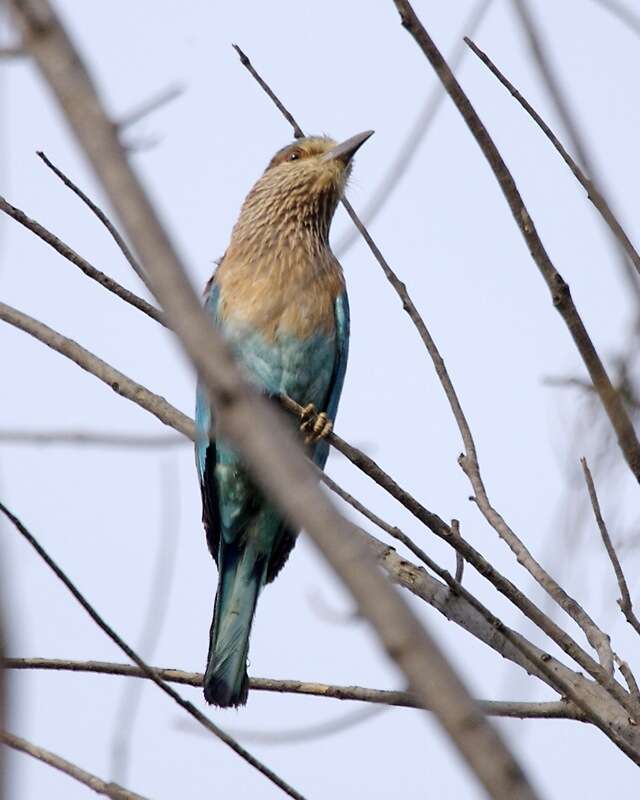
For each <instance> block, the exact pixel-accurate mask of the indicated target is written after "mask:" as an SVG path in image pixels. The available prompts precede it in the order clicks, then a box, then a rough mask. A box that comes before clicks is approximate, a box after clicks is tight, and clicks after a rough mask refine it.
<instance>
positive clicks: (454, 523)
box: [451, 519, 464, 583]
mask: <svg viewBox="0 0 640 800" xmlns="http://www.w3.org/2000/svg"><path fill="white" fill-rule="evenodd" d="M451 530H452V532H453V535H454V536H460V523H459V521H458V520H457V519H452V520H451ZM463 574H464V558H462V555H461V554H460V553H459V552H458V551H457V550H456V583H462V576H463Z"/></svg>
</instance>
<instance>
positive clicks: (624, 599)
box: [580, 458, 640, 634]
mask: <svg viewBox="0 0 640 800" xmlns="http://www.w3.org/2000/svg"><path fill="white" fill-rule="evenodd" d="M580 463H581V464H582V471H583V472H584V479H585V482H586V484H587V490H588V492H589V499H590V500H591V507H592V508H593V514H594V516H595V518H596V522H597V523H598V528H599V530H600V536H601V537H602V543H603V544H604V546H605V549H606V551H607V555H608V556H609V561H611V566H612V567H613V571H614V572H615V574H616V580H617V581H618V589H619V590H620V598H619V600H618V605H619V606H620V610H621V611H622V613H623V614H624V616H625V619H626V620H627V622H628V623H629V625H631V626H632V628H633V629H634V630H635V632H636V633H638V634H640V620H639V619H638V617H636V615H635V613H634V611H633V603H632V602H631V595H630V594H629V586H628V585H627V580H626V578H625V577H624V572H623V571H622V566H621V565H620V559H619V558H618V554H617V553H616V550H615V547H614V546H613V542H612V541H611V537H610V536H609V531H608V530H607V526H606V524H605V521H604V519H603V517H602V512H601V510H600V503H599V502H598V495H597V494H596V487H595V485H594V483H593V477H592V475H591V470H590V469H589V465H588V464H587V459H586V458H581V459H580Z"/></svg>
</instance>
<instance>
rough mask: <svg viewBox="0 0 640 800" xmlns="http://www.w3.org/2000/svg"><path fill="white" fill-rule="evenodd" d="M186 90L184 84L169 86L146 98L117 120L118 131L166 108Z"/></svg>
mask: <svg viewBox="0 0 640 800" xmlns="http://www.w3.org/2000/svg"><path fill="white" fill-rule="evenodd" d="M184 92H185V87H184V86H183V85H182V84H174V85H173V86H168V87H167V88H166V89H163V90H162V91H161V92H158V93H157V94H155V95H153V97H150V98H149V99H148V100H145V101H144V102H143V103H141V104H140V105H139V106H137V107H136V108H134V109H132V110H131V111H128V112H127V113H126V114H123V115H122V116H121V117H120V118H119V119H118V121H117V122H116V126H117V128H118V131H120V132H122V131H123V130H124V129H125V128H130V127H131V126H132V125H137V124H138V122H140V121H141V120H142V119H144V118H145V117H148V116H149V114H153V113H155V112H156V111H158V110H159V109H160V108H164V106H166V105H168V104H169V103H172V102H173V101H174V100H177V99H178V97H182V95H183V94H184Z"/></svg>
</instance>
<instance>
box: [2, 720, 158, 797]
mask: <svg viewBox="0 0 640 800" xmlns="http://www.w3.org/2000/svg"><path fill="white" fill-rule="evenodd" d="M0 742H2V743H4V744H5V745H6V746H7V747H11V748H12V749H13V750H19V751H20V752H21V753H26V754H27V755H29V756H32V757H33V758H37V759H38V761H42V763H43V764H48V765H49V766H50V767H53V768H54V769H57V770H59V771H60V772H64V774H65V775H68V776H69V777H70V778H73V779H74V780H76V781H78V782H79V783H82V784H84V785H85V786H88V787H89V789H92V790H93V791H94V792H96V794H101V795H104V796H105V797H110V798H112V800H145V798H144V797H143V796H142V795H140V794H136V793H135V792H130V791H129V790H128V789H124V788H123V787H122V786H120V785H118V784H117V783H113V782H111V781H109V782H106V781H103V780H102V779H101V778H98V777H97V776H96V775H92V774H91V773H90V772H87V771H86V770H84V769H82V768H81V767H78V766H77V765H76V764H72V763H71V761H67V760H66V758H62V757H61V756H58V755H56V754H55V753H52V752H51V751H50V750H45V749H44V747H38V746H37V745H35V744H32V743H31V742H28V741H27V740H26V739H22V738H21V737H20V736H14V734H12V733H9V732H8V731H3V730H0Z"/></svg>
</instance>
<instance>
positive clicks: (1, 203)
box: [0, 196, 167, 327]
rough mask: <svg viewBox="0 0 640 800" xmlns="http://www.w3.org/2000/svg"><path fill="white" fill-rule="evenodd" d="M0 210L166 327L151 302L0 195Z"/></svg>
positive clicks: (161, 314)
mask: <svg viewBox="0 0 640 800" xmlns="http://www.w3.org/2000/svg"><path fill="white" fill-rule="evenodd" d="M0 211H4V212H5V214H8V215H9V216H10V217H12V218H13V219H15V220H16V222H19V223H20V224H21V225H23V226H24V227H25V228H27V229H28V230H30V231H31V232H32V233H35V234H36V236H38V237H39V238H40V239H42V241H43V242H46V243H47V244H48V245H49V246H50V247H53V249H54V250H57V251H58V253H60V255H61V256H64V257H65V258H66V259H67V261H70V262H71V263H72V264H75V266H76V267H78V268H79V269H81V270H82V272H84V274H85V275H86V276H87V277H89V278H92V279H93V280H94V281H97V282H98V283H99V284H100V285H101V286H104V288H105V289H108V290H109V291H110V292H113V293H114V294H115V295H117V296H118V297H120V298H121V299H122V300H124V301H125V302H127V303H129V304H130V305H132V306H134V307H135V308H137V309H139V310H140V311H144V313H145V314H147V315H148V316H150V317H151V318H152V319H155V321H156V322H159V323H160V324H161V325H164V326H165V327H166V325H167V323H166V321H165V318H164V314H163V313H162V312H161V311H160V310H158V309H157V308H155V307H154V306H152V305H151V303H148V302H147V301H146V300H143V299H142V298H141V297H138V296H137V295H135V294H134V293H133V292H130V291H129V290H128V289H125V288H124V286H121V285H120V284H119V283H118V282H117V281H114V280H113V279H112V278H110V277H109V276H108V275H105V274H104V272H100V270H98V269H96V268H95V267H94V266H93V265H92V264H90V263H89V262H88V261H87V260H86V259H84V258H82V256H80V255H78V253H76V252H75V250H73V249H72V248H71V247H69V245H67V244H65V243H64V242H63V241H61V240H60V239H58V237H57V236H55V235H54V234H53V233H51V232H50V231H48V230H47V229H46V228H45V227H44V226H43V225H40V223H38V222H36V221H35V220H34V219H31V218H30V217H28V216H27V215H26V214H25V213H24V211H21V210H20V209H19V208H16V207H15V206H12V205H11V203H8V202H7V201H6V200H5V198H4V197H1V196H0Z"/></svg>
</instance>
